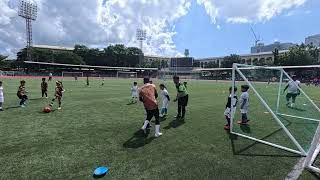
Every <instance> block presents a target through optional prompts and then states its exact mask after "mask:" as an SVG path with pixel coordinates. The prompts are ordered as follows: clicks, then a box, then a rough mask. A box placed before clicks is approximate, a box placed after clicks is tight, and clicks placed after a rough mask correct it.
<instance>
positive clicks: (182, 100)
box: [173, 76, 189, 120]
mask: <svg viewBox="0 0 320 180" xmlns="http://www.w3.org/2000/svg"><path fill="white" fill-rule="evenodd" d="M173 82H174V84H175V85H176V89H177V97H176V99H175V100H174V102H176V101H178V114H177V116H176V118H177V119H181V120H184V118H185V114H186V107H187V105H188V100H189V95H188V91H187V87H186V85H185V84H184V83H181V82H180V79H179V76H174V77H173Z"/></svg>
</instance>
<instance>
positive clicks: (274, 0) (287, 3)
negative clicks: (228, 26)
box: [197, 0, 307, 23]
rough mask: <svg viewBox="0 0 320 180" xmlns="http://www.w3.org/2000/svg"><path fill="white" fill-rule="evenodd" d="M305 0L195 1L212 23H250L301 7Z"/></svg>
mask: <svg viewBox="0 0 320 180" xmlns="http://www.w3.org/2000/svg"><path fill="white" fill-rule="evenodd" d="M306 1H307V0H241V1H240V0H238V1H236V0H197V3H198V4H201V5H203V6H204V7H205V9H206V11H207V14H208V15H209V16H210V17H211V19H212V20H213V22H215V21H216V20H217V18H218V19H223V20H226V21H227V22H230V23H252V22H260V21H267V20H270V19H271V18H272V17H274V16H276V15H278V14H280V13H281V12H283V11H284V10H287V9H291V8H293V7H297V6H301V5H303V4H304V3H305V2H306Z"/></svg>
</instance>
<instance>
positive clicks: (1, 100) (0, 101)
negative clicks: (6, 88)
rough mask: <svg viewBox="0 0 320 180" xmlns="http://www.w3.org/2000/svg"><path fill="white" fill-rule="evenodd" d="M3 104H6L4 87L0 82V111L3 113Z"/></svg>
mask: <svg viewBox="0 0 320 180" xmlns="http://www.w3.org/2000/svg"><path fill="white" fill-rule="evenodd" d="M3 103H4V96H3V87H2V81H0V111H3V109H2V105H3Z"/></svg>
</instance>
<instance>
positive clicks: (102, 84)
mask: <svg viewBox="0 0 320 180" xmlns="http://www.w3.org/2000/svg"><path fill="white" fill-rule="evenodd" d="M101 79H102V83H101V86H104V77H101Z"/></svg>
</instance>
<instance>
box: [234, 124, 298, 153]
mask: <svg viewBox="0 0 320 180" xmlns="http://www.w3.org/2000/svg"><path fill="white" fill-rule="evenodd" d="M291 124H292V123H291V122H289V123H288V124H287V125H286V127H288V126H290V125H291ZM240 128H241V126H240ZM241 129H242V128H241ZM282 130H283V129H282V128H280V129H278V130H276V131H274V132H272V133H271V134H269V135H267V136H265V137H263V138H261V140H266V139H268V138H270V137H272V136H273V135H275V134H277V133H279V132H281V131H282ZM246 133H247V132H246ZM238 137H239V136H237V135H235V134H231V133H230V134H229V139H230V142H231V148H232V153H233V154H234V155H239V156H268V157H301V156H300V155H297V154H294V153H290V152H287V151H284V150H281V151H284V152H285V153H286V154H284V153H278V154H277V153H274V154H258V153H248V152H247V153H246V151H248V150H249V149H251V148H254V147H255V146H256V145H259V144H261V143H259V142H257V141H254V142H253V143H252V144H250V145H249V146H247V147H244V148H242V149H239V150H237V149H236V147H235V140H238ZM264 146H266V148H267V147H271V146H268V145H264ZM272 148H273V147H272Z"/></svg>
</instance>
